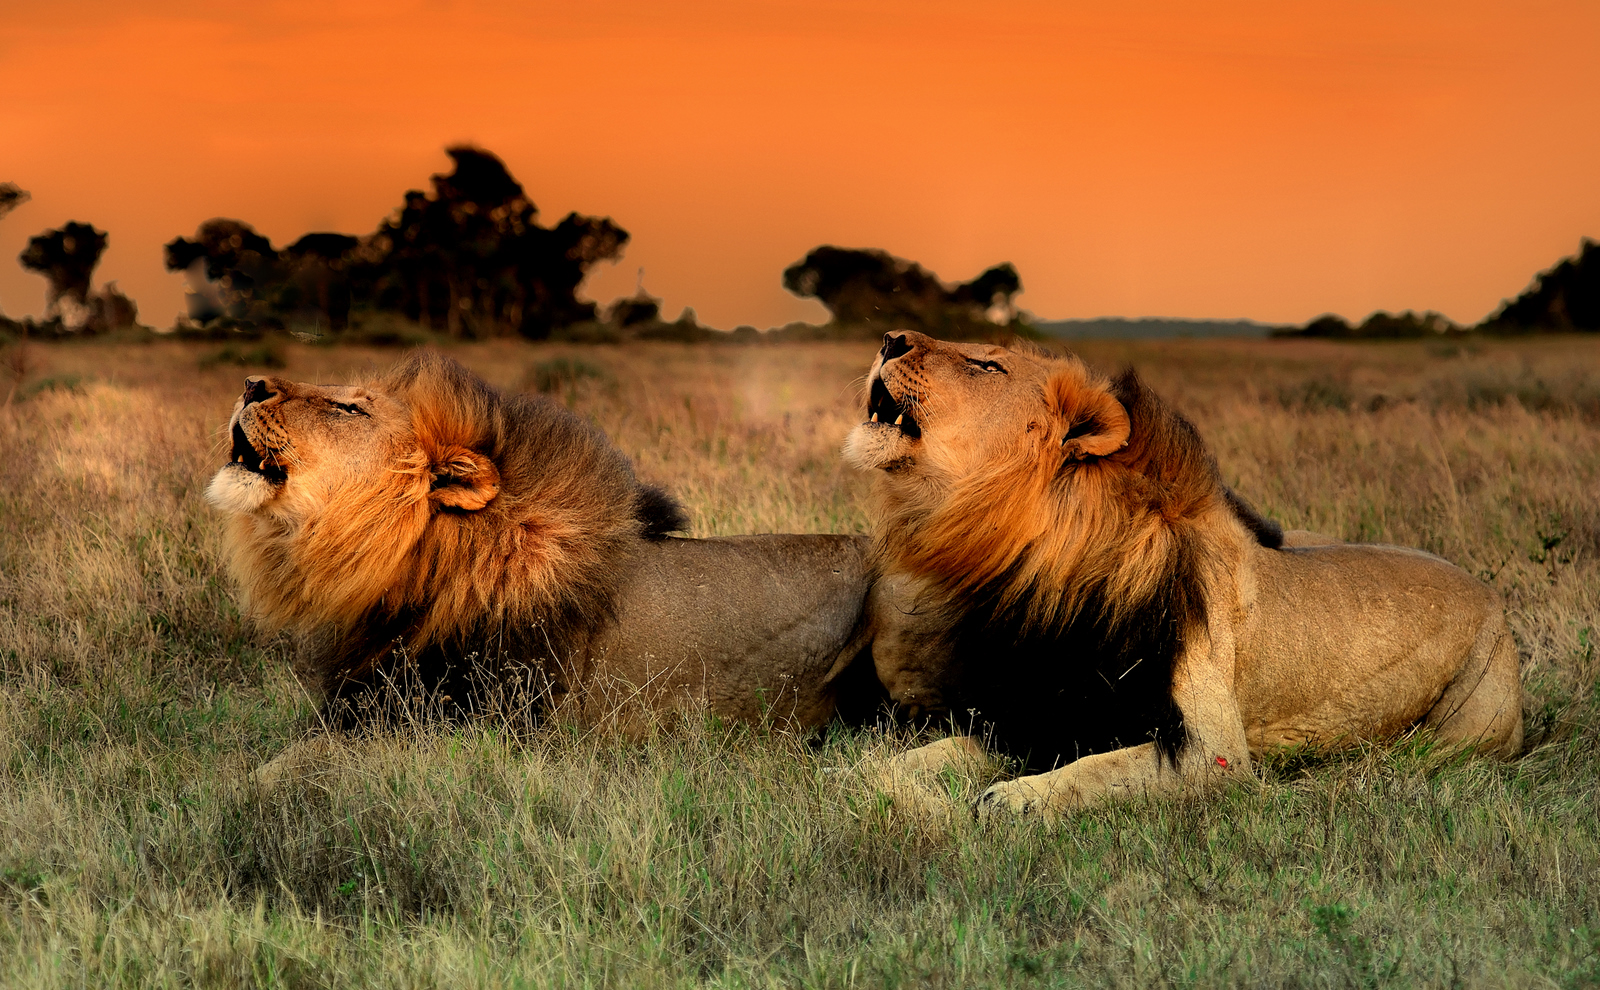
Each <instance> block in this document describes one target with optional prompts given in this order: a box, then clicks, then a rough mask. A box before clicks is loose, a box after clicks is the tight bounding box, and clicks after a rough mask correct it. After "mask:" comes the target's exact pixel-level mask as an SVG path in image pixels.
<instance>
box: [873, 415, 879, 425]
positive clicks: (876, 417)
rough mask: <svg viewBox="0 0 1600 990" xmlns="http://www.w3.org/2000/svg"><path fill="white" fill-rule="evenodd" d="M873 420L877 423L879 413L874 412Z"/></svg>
mask: <svg viewBox="0 0 1600 990" xmlns="http://www.w3.org/2000/svg"><path fill="white" fill-rule="evenodd" d="M872 421H873V422H874V423H876V422H877V421H878V414H877V413H873V414H872Z"/></svg>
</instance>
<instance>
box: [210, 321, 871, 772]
mask: <svg viewBox="0 0 1600 990" xmlns="http://www.w3.org/2000/svg"><path fill="white" fill-rule="evenodd" d="M228 431H229V433H230V434H231V436H232V438H233V448H232V450H231V452H230V455H229V461H228V463H227V464H225V465H223V467H222V468H221V469H220V470H219V471H218V472H217V474H216V476H215V477H214V478H213V479H212V481H211V484H210V487H209V488H208V489H207V493H206V495H207V499H208V500H209V501H210V503H211V504H212V505H213V506H215V507H216V508H218V509H219V510H221V512H222V513H223V514H224V516H225V517H226V525H227V529H226V534H225V541H224V546H225V550H226V556H227V560H228V567H229V571H230V573H231V574H232V576H233V578H234V580H235V581H236V583H237V584H238V586H239V588H240V590H241V592H242V593H243V597H244V599H245V602H246V604H247V606H248V609H249V612H250V614H251V615H252V616H253V617H254V618H255V619H256V621H258V622H259V623H260V624H262V625H264V626H267V627H269V628H279V629H286V630H288V631H290V632H291V633H293V634H295V635H296V637H297V638H298V640H299V642H300V645H301V649H300V651H299V656H298V658H297V661H296V663H297V666H298V668H299V672H300V674H301V675H302V677H301V679H302V681H304V682H307V683H309V684H310V685H311V686H312V687H313V688H315V689H319V690H320V692H321V695H322V698H323V701H324V705H323V713H322V716H321V721H322V722H323V723H324V724H330V725H333V726H335V727H343V728H356V727H363V728H365V727H372V726H382V725H389V724H411V723H412V722H414V721H415V719H416V718H418V717H430V718H431V717H438V716H441V715H442V716H444V717H457V716H472V717H484V716H494V717H500V718H506V719H515V720H517V721H518V723H519V724H523V725H525V724H527V722H528V720H530V719H542V718H545V717H547V716H549V715H551V714H554V713H555V712H556V711H561V712H564V713H567V714H569V715H571V716H572V717H575V718H578V719H580V720H583V721H588V722H598V721H622V722H625V723H626V722H628V721H629V720H631V719H633V718H634V717H635V716H636V715H637V716H638V717H643V716H642V715H640V714H639V713H644V712H660V711H675V710H680V709H686V710H693V711H710V712H712V713H715V714H717V715H720V716H723V717H728V718H735V719H745V720H751V721H763V722H767V723H772V724H777V725H786V726H791V727H796V728H804V729H810V728H815V727H817V726H820V725H822V724H824V723H825V722H827V721H828V720H829V719H830V718H832V717H833V716H834V713H835V712H836V710H837V709H838V707H839V705H840V704H841V703H847V702H849V703H851V704H854V705H855V706H856V707H860V705H859V704H857V703H855V702H852V701H851V697H853V696H847V695H848V692H849V691H859V692H862V693H863V696H867V695H870V696H871V700H873V701H875V700H876V694H875V691H876V685H875V684H870V683H869V682H863V681H860V679H859V678H845V677H843V675H844V673H845V672H846V670H847V669H855V668H854V667H853V661H854V660H855V658H856V657H857V656H858V655H859V654H861V652H862V648H863V645H864V643H863V641H862V639H861V635H862V633H861V623H860V622H859V619H860V617H861V613H862V608H863V606H864V603H865V600H866V595H867V591H868V587H869V584H870V569H869V566H868V554H869V551H870V543H869V541H867V540H866V539H864V538H860V537H847V536H788V535H768V536H751V537H729V538H722V539H709V540H692V539H680V538H675V537H672V536H669V535H668V534H670V533H671V532H672V531H674V530H679V529H681V528H683V526H684V517H683V513H682V510H681V509H680V508H679V507H678V505H677V503H676V502H674V501H673V500H672V499H671V498H670V497H669V496H667V495H666V494H665V493H664V492H662V491H660V490H659V489H656V488H654V487H651V486H649V485H646V484H642V483H641V482H639V481H638V479H637V478H636V477H635V476H634V473H633V469H632V466H631V465H630V464H629V462H628V460H627V458H626V457H624V456H623V455H622V454H621V453H620V452H619V451H618V450H617V449H616V448H615V447H614V446H613V445H612V444H611V443H610V441H609V440H607V439H606V437H605V436H604V435H603V434H601V433H600V432H599V431H598V430H596V429H595V428H594V427H592V426H590V425H589V424H588V423H586V422H584V421H583V420H581V419H579V418H578V417H576V416H574V415H573V414H572V413H570V412H568V411H567V410H566V409H564V408H562V407H561V406H559V405H557V404H556V403H553V402H551V401H549V400H547V399H543V398H535V397H530V396H525V395H514V394H504V393H501V392H499V391H498V390H496V389H494V388H492V387H491V386H489V385H488V384H487V383H485V382H484V381H483V380H482V379H480V378H478V377H477V376H476V375H473V374H472V373H471V372H469V371H467V370H466V369H465V368H463V367H462V366H461V365H459V364H457V363H455V362H454V361H451V360H449V359H447V358H444V357H441V356H439V355H437V354H433V353H430V352H426V351H424V352H419V353H417V354H415V355H413V356H411V357H410V358H409V359H407V360H406V361H403V362H402V363H401V364H400V365H399V366H397V367H396V368H394V369H392V370H391V371H389V372H388V373H387V374H385V375H383V376H381V377H379V378H377V379H375V380H373V381H370V382H365V383H360V384H352V385H312V384H307V383H303V382H293V381H289V380H286V379H280V378H270V377H252V378H250V379H249V380H248V381H247V382H246V386H245V391H244V394H243V395H241V396H240V398H239V400H238V402H237V403H236V404H235V406H234V410H233V415H232V417H231V419H230V421H229V425H228ZM845 684H849V685H855V686H852V687H850V688H849V689H848V691H847V689H846V688H844V687H842V685H845ZM286 758H288V757H286ZM289 759H290V762H291V763H292V762H293V760H292V758H289ZM286 765H288V764H283V763H279V764H277V770H274V771H273V772H272V773H269V774H267V777H275V776H277V775H278V771H279V770H281V769H282V768H283V767H284V766H286ZM262 779H263V780H265V779H266V777H264V778H262Z"/></svg>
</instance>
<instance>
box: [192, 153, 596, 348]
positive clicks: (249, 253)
mask: <svg viewBox="0 0 1600 990" xmlns="http://www.w3.org/2000/svg"><path fill="white" fill-rule="evenodd" d="M446 153H447V154H448V155H449V156H450V159H451V161H452V162H453V163H454V168H453V170H452V171H450V172H449V173H447V174H439V175H435V176H433V177H432V185H433V190H432V192H431V193H425V192H423V191H421V190H417V189H413V190H409V191H408V192H406V194H405V196H404V200H403V202H402V203H401V205H400V206H399V207H397V208H396V209H395V211H394V212H393V213H392V214H391V215H390V216H389V217H388V218H387V219H385V220H384V221H383V222H382V223H380V224H379V225H378V228H377V230H376V231H374V232H373V233H372V234H370V235H368V236H366V237H353V236H351V235H348V234H333V233H312V234H307V235H305V236H304V237H301V238H300V239H299V240H297V241H295V242H294V243H293V244H290V245H288V246H287V247H285V248H283V249H281V250H279V249H276V248H274V247H273V246H272V243H271V242H270V241H269V240H268V239H267V238H266V237H263V236H262V235H261V234H259V233H258V232H257V231H256V230H255V229H254V228H253V227H251V226H250V225H249V224H247V223H245V222H243V221H240V220H229V219H223V218H218V219H214V220H208V221H206V222H205V223H203V224H201V225H200V229H199V230H198V231H197V232H196V233H195V236H194V238H193V239H190V238H186V237H179V238H177V239H175V240H173V241H172V242H171V243H170V244H168V245H167V246H166V264H167V268H168V270H170V271H181V272H184V273H185V275H186V277H187V280H188V283H189V295H188V301H189V316H190V319H192V320H194V321H196V322H197V323H202V324H205V323H218V322H220V323H224V324H229V323H231V324H239V325H251V326H265V327H282V326H288V325H299V326H302V327H304V328H305V329H312V328H314V327H321V328H325V329H327V330H332V331H338V330H342V329H344V328H345V327H346V326H347V325H348V324H349V322H350V314H351V312H352V310H369V311H375V312H391V313H397V314H400V315H402V316H404V317H405V318H406V319H408V320H412V321H415V322H417V323H422V324H425V325H427V326H430V327H432V328H434V329H436V330H440V331H443V332H445V333H448V334H450V335H452V336H457V337H493V336H503V335H509V334H521V335H522V336H524V337H530V338H534V339H538V338H542V337H547V336H549V334H550V332H551V331H552V330H554V329H556V328H559V327H563V326H567V325H570V324H573V323H579V322H584V321H592V320H595V319H596V318H597V314H596V311H595V306H594V304H593V303H589V302H581V301H579V300H578V298H577V288H578V286H579V284H580V283H581V282H582V281H583V279H584V276H585V275H586V274H587V273H588V271H589V269H591V268H592V267H593V266H594V265H595V264H596V263H597V262H600V261H612V260H615V259H617V258H619V257H621V256H622V249H623V246H624V245H626V244H627V243H628V232H627V231H626V230H623V229H622V228H621V227H619V226H617V224H615V223H613V222H612V221H611V219H610V218H609V217H588V216H582V215H580V214H578V213H569V214H568V215H567V216H566V217H565V218H563V219H562V220H561V221H560V222H559V223H557V224H556V225H555V226H554V227H542V226H540V225H539V223H538V215H539V211H538V207H536V206H535V205H534V204H533V202H532V201H531V200H529V199H528V197H527V194H526V193H525V192H524V191H523V188H522V186H521V184H520V183H518V182H517V181H516V180H515V179H514V178H512V176H511V174H510V173H509V172H508V171H507V170H506V167H505V165H504V164H503V163H502V162H501V161H500V159H499V158H497V157H495V156H494V155H492V154H490V153H489V152H487V151H483V150H481V149H478V148H470V147H465V146H461V147H453V148H450V149H448V150H447V152H446Z"/></svg>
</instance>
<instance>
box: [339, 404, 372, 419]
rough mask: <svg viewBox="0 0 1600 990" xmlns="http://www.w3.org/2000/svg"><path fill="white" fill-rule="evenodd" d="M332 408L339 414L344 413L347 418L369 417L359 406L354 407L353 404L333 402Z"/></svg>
mask: <svg viewBox="0 0 1600 990" xmlns="http://www.w3.org/2000/svg"><path fill="white" fill-rule="evenodd" d="M333 408H335V409H337V410H339V411H340V412H342V413H344V414H345V415H347V416H368V415H370V414H369V413H368V412H367V411H366V410H365V409H363V408H361V407H360V406H358V405H356V404H355V403H353V402H335V403H334V404H333Z"/></svg>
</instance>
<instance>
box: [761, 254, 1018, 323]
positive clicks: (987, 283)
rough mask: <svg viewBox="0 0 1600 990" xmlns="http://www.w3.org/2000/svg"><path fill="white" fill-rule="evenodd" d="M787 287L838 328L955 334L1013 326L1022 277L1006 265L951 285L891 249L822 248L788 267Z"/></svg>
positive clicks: (1009, 265) (786, 272) (786, 271)
mask: <svg viewBox="0 0 1600 990" xmlns="http://www.w3.org/2000/svg"><path fill="white" fill-rule="evenodd" d="M783 287H784V288H785V289H788V290H789V291H790V292H793V293H794V294H795V295H797V296H802V297H807V298H815V299H817V300H818V301H820V302H821V303H822V304H823V305H824V306H826V307H828V311H829V312H830V313H832V315H833V320H834V322H835V323H839V324H857V325H867V326H873V327H877V326H881V327H883V328H884V329H885V330H891V329H895V328H909V329H913V330H921V331H924V332H926V333H930V334H935V335H940V336H950V335H956V334H960V333H963V332H970V331H971V330H972V329H974V328H975V327H977V326H979V325H985V326H993V325H994V324H996V323H1000V324H1001V325H1005V324H1009V323H1010V322H1011V321H1012V320H1013V319H1014V318H1015V316H1016V310H1015V308H1014V306H1013V302H1012V300H1013V298H1014V297H1015V296H1016V295H1017V293H1019V292H1021V291H1022V279H1021V278H1020V277H1019V276H1018V275H1017V270H1016V269H1015V268H1013V267H1012V266H1011V264H1010V263H1004V264H999V265H995V266H994V267H993V268H990V269H988V270H987V271H985V272H983V273H982V274H980V275H979V276H978V277H977V278H975V279H973V280H972V281H970V282H960V283H957V284H955V285H952V286H947V285H945V284H944V283H943V282H941V281H940V280H939V277H938V276H937V275H935V274H934V273H932V272H930V271H928V270H927V269H925V268H923V267H922V266H921V265H919V264H917V263H916V262H914V261H907V260H905V259H904V258H897V257H895V256H894V255H892V254H890V253H889V252H887V251H880V250H877V249H859V248H841V247H833V246H832V245H824V246H822V247H819V248H816V249H815V250H813V251H812V252H811V253H810V254H807V255H806V256H805V258H804V259H802V260H801V261H799V262H796V263H795V264H793V265H790V266H789V267H788V268H786V269H784V272H783Z"/></svg>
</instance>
